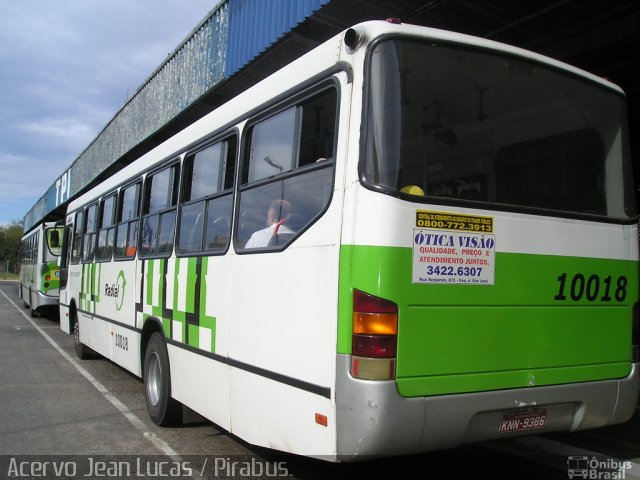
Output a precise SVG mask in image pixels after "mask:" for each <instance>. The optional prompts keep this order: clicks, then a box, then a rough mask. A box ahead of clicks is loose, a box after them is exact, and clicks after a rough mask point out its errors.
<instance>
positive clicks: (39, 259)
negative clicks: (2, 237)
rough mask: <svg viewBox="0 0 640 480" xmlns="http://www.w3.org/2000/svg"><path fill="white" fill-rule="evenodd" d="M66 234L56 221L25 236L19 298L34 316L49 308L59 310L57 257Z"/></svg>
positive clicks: (21, 244)
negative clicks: (63, 236)
mask: <svg viewBox="0 0 640 480" xmlns="http://www.w3.org/2000/svg"><path fill="white" fill-rule="evenodd" d="M63 232H64V227H62V226H60V227H58V226H56V224H55V223H54V222H43V223H40V224H38V225H36V226H35V227H34V228H33V229H31V230H30V231H29V232H27V233H26V234H25V235H23V237H22V241H21V243H20V275H19V282H20V283H19V285H18V295H19V296H20V298H22V301H23V302H24V305H25V307H28V308H29V310H30V311H31V315H32V316H34V315H36V314H39V313H41V312H42V311H43V310H44V309H46V308H48V307H50V308H57V307H58V295H59V288H60V269H59V268H58V257H59V256H60V249H61V247H62V234H63Z"/></svg>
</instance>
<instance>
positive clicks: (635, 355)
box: [631, 303, 640, 363]
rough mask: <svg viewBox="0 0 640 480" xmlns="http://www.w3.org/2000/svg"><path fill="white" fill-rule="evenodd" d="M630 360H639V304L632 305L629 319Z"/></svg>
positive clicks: (634, 361)
mask: <svg viewBox="0 0 640 480" xmlns="http://www.w3.org/2000/svg"><path fill="white" fill-rule="evenodd" d="M631 361H632V362H633V363H638V362H640V304H638V303H636V304H635V305H634V306H633V318H632V320H631Z"/></svg>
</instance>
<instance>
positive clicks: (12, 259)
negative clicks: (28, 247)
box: [0, 220, 23, 273]
mask: <svg viewBox="0 0 640 480" xmlns="http://www.w3.org/2000/svg"><path fill="white" fill-rule="evenodd" d="M22 231H23V230H22V225H21V224H20V223H18V222H16V221H15V220H14V221H13V222H11V223H10V224H9V225H5V226H0V262H2V263H1V269H2V270H4V269H6V270H7V271H8V272H14V273H15V272H17V267H18V248H20V240H21V239H22Z"/></svg>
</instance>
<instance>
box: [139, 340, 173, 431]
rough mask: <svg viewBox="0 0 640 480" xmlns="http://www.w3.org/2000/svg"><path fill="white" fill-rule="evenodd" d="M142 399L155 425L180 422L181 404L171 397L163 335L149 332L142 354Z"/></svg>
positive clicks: (169, 375)
mask: <svg viewBox="0 0 640 480" xmlns="http://www.w3.org/2000/svg"><path fill="white" fill-rule="evenodd" d="M143 379H144V399H145V402H146V404H147V412H149V417H151V420H152V421H153V423H155V424H156V425H162V426H171V425H178V424H180V423H182V404H181V403H180V402H178V401H177V400H176V399H174V398H171V374H170V370H169V355H168V353H167V345H166V344H165V342H164V337H163V336H162V335H161V334H160V333H159V332H154V333H153V334H151V338H150V339H149V343H147V350H146V352H145V354H144V370H143Z"/></svg>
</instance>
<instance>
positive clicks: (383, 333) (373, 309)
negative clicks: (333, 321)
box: [351, 290, 398, 380]
mask: <svg viewBox="0 0 640 480" xmlns="http://www.w3.org/2000/svg"><path fill="white" fill-rule="evenodd" d="M397 345H398V306H397V305H396V304H395V303H393V302H390V301H389V300H384V299H382V298H378V297H374V296H373V295H368V294H366V293H363V292H360V291H358V290H354V293H353V337H352V344H351V354H352V357H351V375H352V376H354V377H355V378H362V379H365V380H391V379H393V378H395V374H396V353H397Z"/></svg>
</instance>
